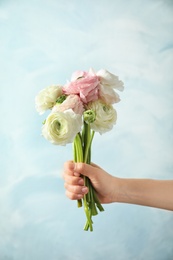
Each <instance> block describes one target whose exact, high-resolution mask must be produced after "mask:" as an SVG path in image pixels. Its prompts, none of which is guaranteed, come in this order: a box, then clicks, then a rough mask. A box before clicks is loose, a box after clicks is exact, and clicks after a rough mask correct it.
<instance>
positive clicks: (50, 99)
mask: <svg viewBox="0 0 173 260" xmlns="http://www.w3.org/2000/svg"><path fill="white" fill-rule="evenodd" d="M61 95H62V86H49V87H47V88H45V89H43V90H41V91H40V92H39V93H38V95H37V96H36V98H35V105H36V110H37V111H38V112H39V113H40V114H43V113H44V112H45V111H46V110H48V109H51V108H52V107H53V106H54V105H55V103H56V100H57V98H58V97H59V96H61Z"/></svg>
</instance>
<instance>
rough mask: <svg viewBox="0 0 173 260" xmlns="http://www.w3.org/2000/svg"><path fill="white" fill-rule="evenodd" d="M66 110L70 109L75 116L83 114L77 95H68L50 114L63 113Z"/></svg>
mask: <svg viewBox="0 0 173 260" xmlns="http://www.w3.org/2000/svg"><path fill="white" fill-rule="evenodd" d="M68 109H72V110H73V111H74V112H75V113H76V114H79V115H82V113H83V112H84V106H83V103H82V101H81V100H80V97H79V96H78V95H73V94H72V95H69V96H67V98H66V99H65V100H64V101H63V103H61V104H56V105H55V106H54V107H53V109H52V112H57V111H61V112H64V111H66V110H68Z"/></svg>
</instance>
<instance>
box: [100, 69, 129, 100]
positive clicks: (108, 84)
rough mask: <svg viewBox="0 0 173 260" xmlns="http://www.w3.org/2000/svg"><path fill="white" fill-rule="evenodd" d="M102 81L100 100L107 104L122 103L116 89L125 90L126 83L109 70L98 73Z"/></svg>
mask: <svg viewBox="0 0 173 260" xmlns="http://www.w3.org/2000/svg"><path fill="white" fill-rule="evenodd" d="M96 74H97V76H98V77H99V80H100V86H99V98H101V99H102V100H103V101H104V102H105V103H107V104H114V103H117V102H119V101H120V98H119V95H118V94H117V93H116V92H115V90H114V89H117V90H119V91H123V90H124V83H123V82H122V81H121V80H119V78H118V77H117V76H116V75H114V74H112V73H110V72H109V71H107V70H104V69H101V70H99V71H98V72H97V73H96Z"/></svg>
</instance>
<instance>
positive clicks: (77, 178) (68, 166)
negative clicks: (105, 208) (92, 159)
mask: <svg viewBox="0 0 173 260" xmlns="http://www.w3.org/2000/svg"><path fill="white" fill-rule="evenodd" d="M82 175H84V176H87V177H88V178H89V179H90V181H91V183H92V185H93V187H94V188H95V190H96V192H97V197H98V199H99V201H100V203H111V202H116V201H117V199H118V190H119V189H118V182H119V178H116V177H114V176H112V175H110V174H109V173H107V172H106V171H104V170H103V169H102V168H100V167H99V166H97V165H96V164H91V165H89V164H85V163H74V162H72V161H67V162H66V163H65V164H64V173H63V178H64V180H65V183H64V187H65V189H66V196H67V197H68V198H69V199H72V200H78V199H81V198H83V196H84V194H87V193H88V188H87V187H85V186H84V180H83V178H82Z"/></svg>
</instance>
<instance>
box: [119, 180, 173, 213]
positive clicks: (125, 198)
mask: <svg viewBox="0 0 173 260" xmlns="http://www.w3.org/2000/svg"><path fill="white" fill-rule="evenodd" d="M118 202H121V203H130V204H137V205H143V206H149V207H156V208H161V209H167V210H173V180H171V181H167V180H151V179H120V187H119V193H118Z"/></svg>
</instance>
